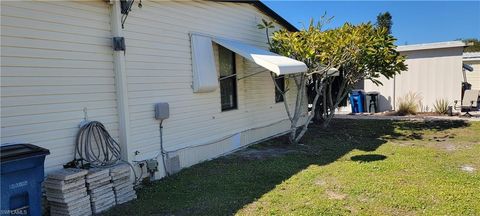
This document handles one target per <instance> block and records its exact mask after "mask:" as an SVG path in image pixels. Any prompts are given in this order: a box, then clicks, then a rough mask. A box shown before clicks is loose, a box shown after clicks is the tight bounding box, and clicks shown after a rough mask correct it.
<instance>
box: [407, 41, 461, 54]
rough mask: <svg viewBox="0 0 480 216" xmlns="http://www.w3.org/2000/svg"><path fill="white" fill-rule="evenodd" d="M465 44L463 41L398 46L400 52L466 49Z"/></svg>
mask: <svg viewBox="0 0 480 216" xmlns="http://www.w3.org/2000/svg"><path fill="white" fill-rule="evenodd" d="M465 46H466V45H465V43H464V42H462V41H447V42H438V43H424V44H412V45H404V46H398V47H397V51H398V52H405V51H415V50H429V49H445V48H455V47H465Z"/></svg>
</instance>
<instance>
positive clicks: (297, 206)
mask: <svg viewBox="0 0 480 216" xmlns="http://www.w3.org/2000/svg"><path fill="white" fill-rule="evenodd" d="M302 143H303V144H304V145H297V146H290V145H288V144H287V142H286V140H285V138H284V137H279V138H277V139H274V140H270V141H268V142H264V143H261V144H258V145H255V146H252V147H250V148H248V149H246V150H245V151H243V152H239V153H236V154H233V155H230V156H228V157H222V158H219V159H216V160H212V161H208V162H205V163H202V164H198V165H195V166H193V167H190V168H187V169H184V170H182V171H181V172H179V173H177V174H175V175H173V176H171V177H168V178H166V179H163V180H161V181H158V182H155V183H153V184H150V185H147V186H145V187H144V188H142V189H140V190H139V191H138V200H135V201H132V202H130V203H127V204H124V205H120V206H117V207H115V208H113V209H112V210H110V211H108V212H106V213H105V214H106V215H230V214H239V215H351V214H354V215H480V122H472V123H464V122H460V121H455V122H453V121H450V122H448V121H435V122H416V121H415V122H414V121H387V120H335V121H334V122H332V125H331V127H329V128H328V129H322V128H320V127H316V126H312V128H311V129H310V130H309V132H308V134H307V135H306V136H305V138H304V140H303V142H302ZM462 168H463V169H464V170H462ZM468 168H470V170H468ZM471 168H474V170H473V171H472V170H471Z"/></svg>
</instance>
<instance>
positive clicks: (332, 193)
mask: <svg viewBox="0 0 480 216" xmlns="http://www.w3.org/2000/svg"><path fill="white" fill-rule="evenodd" d="M325 193H326V194H327V196H328V198H329V199H332V200H344V199H345V198H347V195H346V194H343V193H340V192H337V191H332V190H327V191H325Z"/></svg>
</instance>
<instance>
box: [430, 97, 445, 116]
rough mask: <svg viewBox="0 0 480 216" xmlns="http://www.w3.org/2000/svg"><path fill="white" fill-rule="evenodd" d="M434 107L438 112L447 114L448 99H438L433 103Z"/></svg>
mask: <svg viewBox="0 0 480 216" xmlns="http://www.w3.org/2000/svg"><path fill="white" fill-rule="evenodd" d="M433 109H434V110H435V112H436V113H438V114H441V115H445V114H447V113H448V101H447V100H446V99H438V100H436V101H435V104H434V105H433Z"/></svg>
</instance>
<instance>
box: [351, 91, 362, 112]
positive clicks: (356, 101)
mask: <svg viewBox="0 0 480 216" xmlns="http://www.w3.org/2000/svg"><path fill="white" fill-rule="evenodd" d="M364 104H365V92H364V91H363V90H352V92H351V93H350V105H351V106H352V113H363V112H365V106H364Z"/></svg>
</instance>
